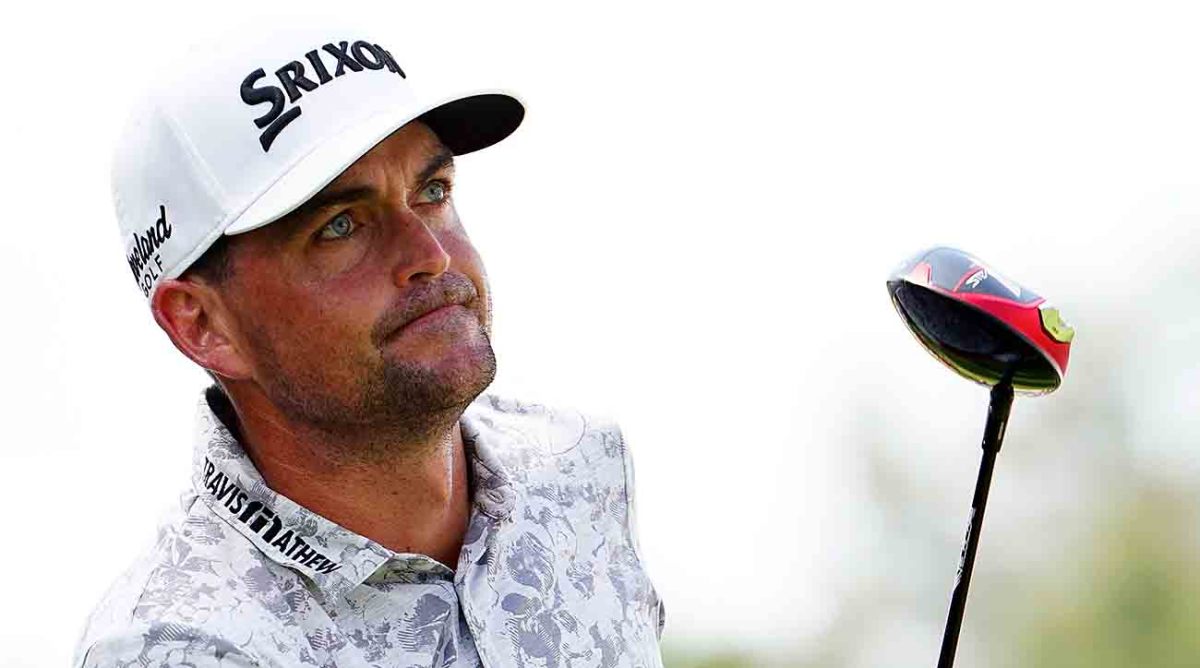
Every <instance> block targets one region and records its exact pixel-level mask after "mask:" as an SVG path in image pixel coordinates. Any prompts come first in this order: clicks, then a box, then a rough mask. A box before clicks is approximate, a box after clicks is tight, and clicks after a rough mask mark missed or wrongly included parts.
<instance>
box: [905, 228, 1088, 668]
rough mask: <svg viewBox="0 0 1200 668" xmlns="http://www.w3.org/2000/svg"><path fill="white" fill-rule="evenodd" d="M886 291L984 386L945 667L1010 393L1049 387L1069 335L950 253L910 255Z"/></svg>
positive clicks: (1036, 307) (919, 331)
mask: <svg viewBox="0 0 1200 668" xmlns="http://www.w3.org/2000/svg"><path fill="white" fill-rule="evenodd" d="M887 287H888V294H889V295H891V298H892V304H893V305H894V306H895V307H896V311H897V312H898V313H899V314H900V317H901V318H902V319H903V320H904V324H906V325H907V326H908V329H909V331H910V332H912V334H913V336H915V337H916V338H917V340H918V341H920V342H921V345H922V346H924V347H925V350H927V351H929V353H930V354H932V355H933V356H934V357H935V358H937V359H938V360H939V361H940V362H942V363H943V364H945V365H946V366H948V367H950V368H951V369H953V370H954V371H955V372H956V373H958V374H959V375H961V376H963V377H965V378H968V379H969V380H972V381H974V382H976V383H979V384H981V385H986V386H990V387H991V388H992V391H991V403H990V404H989V406H988V416H987V424H986V425H985V426H984V430H983V460H982V461H981V462H980V464H979V477H978V479H977V480H976V482H975V497H974V499H973V500H972V502H971V515H970V520H969V522H968V526H967V535H966V537H965V538H964V540H963V547H962V553H961V556H960V558H959V564H958V573H957V575H956V576H955V579H954V594H953V596H952V597H951V600H950V611H949V614H948V615H947V618H946V631H945V634H944V635H943V636H942V651H941V655H940V657H939V659H938V668H950V666H953V665H954V652H955V650H956V649H957V647H958V634H959V630H960V629H961V628H962V619H963V611H964V610H965V609H966V605H967V589H968V588H969V587H970V584H971V572H972V571H973V570H974V567H975V552H976V550H977V548H978V546H979V533H980V531H981V530H982V529H983V511H984V509H985V507H986V506H987V497H988V488H989V487H990V486H991V484H992V469H993V468H994V466H995V463H996V453H998V452H1000V445H1001V443H1002V442H1003V441H1004V428H1005V426H1006V425H1007V424H1008V414H1009V409H1010V408H1011V407H1012V400H1013V393H1014V391H1015V392H1019V393H1022V394H1028V395H1039V394H1048V393H1050V392H1053V391H1054V390H1056V389H1057V388H1058V386H1059V385H1061V384H1062V381H1063V375H1064V374H1065V373H1066V371H1067V360H1068V358H1069V356H1070V352H1071V340H1072V339H1073V338H1074V337H1075V331H1074V330H1073V329H1072V328H1071V326H1070V325H1069V324H1067V322H1066V320H1064V319H1063V317H1062V315H1061V314H1060V313H1059V312H1058V309H1056V308H1054V307H1053V306H1051V305H1050V304H1049V303H1048V302H1047V301H1046V300H1045V299H1043V298H1042V297H1040V296H1038V295H1037V294H1035V293H1033V292H1031V291H1030V290H1028V289H1026V288H1023V287H1021V286H1020V285H1018V284H1017V283H1015V282H1013V281H1011V280H1008V279H1007V278H1004V277H1003V276H1001V275H999V274H997V273H996V272H994V271H993V270H992V269H990V268H989V267H988V266H987V265H985V264H984V263H982V262H980V261H979V260H977V259H976V258H974V257H972V256H970V255H968V254H967V253H964V252H963V251H960V250H957V249H954V248H946V247H937V248H930V249H927V250H924V251H921V252H920V253H917V254H916V255H914V256H912V257H911V258H909V259H908V260H906V261H905V262H904V263H903V264H901V265H900V267H899V268H898V269H896V271H895V272H893V273H892V275H891V276H890V277H889V278H888V281H887Z"/></svg>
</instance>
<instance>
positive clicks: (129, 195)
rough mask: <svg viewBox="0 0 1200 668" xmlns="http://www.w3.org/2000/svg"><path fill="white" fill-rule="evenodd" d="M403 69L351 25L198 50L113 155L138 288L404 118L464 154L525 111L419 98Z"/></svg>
mask: <svg viewBox="0 0 1200 668" xmlns="http://www.w3.org/2000/svg"><path fill="white" fill-rule="evenodd" d="M408 74H409V73H408V72H406V71H405V69H404V67H403V62H402V61H400V60H397V59H396V58H395V57H394V56H393V55H392V53H391V51H390V50H389V49H388V48H387V46H386V44H383V43H380V42H377V41H374V40H373V39H371V38H370V37H369V36H368V35H367V34H366V33H362V32H354V31H352V30H346V29H344V28H317V29H312V28H306V29H300V30H283V31H281V30H272V31H271V32H270V33H259V36H258V37H257V38H248V39H241V40H239V41H234V42H233V43H226V44H222V45H221V46H220V48H219V49H215V50H213V49H211V48H210V49H205V50H203V51H198V50H193V51H192V52H191V56H190V57H188V58H185V59H184V60H182V61H181V62H180V63H179V64H178V65H177V66H175V67H174V68H172V70H171V71H170V72H169V73H168V75H167V76H166V77H164V78H163V79H162V81H161V82H160V83H159V84H158V85H156V86H155V87H154V89H153V90H152V91H151V92H150V93H149V95H147V96H146V98H145V100H144V101H143V102H142V103H141V105H140V106H139V108H138V109H136V111H135V112H134V113H133V114H132V117H131V118H130V121H129V123H128V125H127V127H126V129H125V131H124V133H123V135H122V137H121V139H120V140H119V142H118V144H117V147H116V152H115V156H114V161H113V199H114V203H115V206H116V212H117V220H118V222H119V224H120V229H121V235H122V240H123V241H124V244H125V256H126V259H127V260H128V261H129V268H130V270H131V271H132V272H133V275H134V278H135V279H136V280H137V285H138V287H139V288H140V289H141V290H142V294H143V295H144V296H145V297H147V298H149V297H150V296H152V295H153V294H154V290H155V289H156V288H157V287H158V285H159V284H160V283H161V281H162V280H163V279H164V278H175V277H178V276H179V275H180V274H182V273H183V271H184V270H185V269H187V268H188V267H189V266H190V265H191V264H192V263H193V262H195V261H196V260H197V259H198V258H199V257H200V256H201V255H203V253H204V251H206V250H207V249H208V248H209V247H210V246H211V245H212V244H213V243H214V242H215V241H216V240H217V239H218V238H219V237H220V236H221V235H223V234H238V233H241V232H248V231H250V230H253V229H256V228H258V227H262V226H263V225H266V224H268V223H271V222H273V221H275V220H278V219H279V218H281V217H283V216H285V215H287V214H288V213H290V212H291V211H293V210H294V209H296V208H297V207H299V206H300V205H301V204H303V203H304V202H305V201H307V200H308V199H309V198H311V197H312V196H313V195H315V194H316V193H317V192H319V191H320V190H321V189H322V188H324V187H325V186H326V185H328V184H329V183H330V182H331V181H333V180H334V179H335V178H337V177H338V175H339V174H341V173H342V172H343V171H345V170H346V168H348V167H349V166H350V165H352V164H353V163H354V162H355V161H356V160H358V159H359V158H360V157H362V156H363V155H364V154H366V153H367V152H368V151H370V150H371V148H373V147H374V146H375V145H376V144H378V143H379V142H380V141H382V140H384V139H385V138H387V136H388V135H390V134H391V133H392V132H394V131H396V130H397V129H399V128H400V127H402V126H404V125H405V124H406V123H408V122H409V121H412V120H415V119H420V120H421V121H423V122H424V123H426V124H428V125H429V127H430V128H431V129H433V131H434V132H435V133H436V134H437V135H438V138H439V139H440V140H441V141H442V143H443V144H445V145H446V147H447V148H449V149H450V150H451V151H452V152H454V154H455V155H461V154H463V153H469V152H471V151H476V150H479V149H481V148H485V147H488V146H491V145H492V144H495V143H496V142H498V141H500V140H501V139H504V138H505V137H507V136H508V135H509V134H511V133H512V132H513V131H514V130H516V128H517V126H518V125H520V124H521V120H522V118H523V117H524V115H525V108H524V106H523V105H522V104H521V102H520V100H518V99H517V98H516V97H515V96H513V95H511V94H509V93H505V92H500V91H484V92H473V93H470V94H462V95H456V96H453V97H451V98H449V99H442V100H438V101H434V102H429V101H424V100H421V99H420V98H418V97H417V95H416V93H415V92H414V91H413V89H412V87H411V86H410V85H409V81H408Z"/></svg>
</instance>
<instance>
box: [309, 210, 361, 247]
mask: <svg viewBox="0 0 1200 668" xmlns="http://www.w3.org/2000/svg"><path fill="white" fill-rule="evenodd" d="M356 227H357V225H355V224H354V219H353V218H351V217H350V214H348V213H339V214H338V215H336V216H334V218H333V220H331V221H329V222H328V223H326V224H325V227H322V228H321V231H320V232H318V233H317V238H318V239H323V240H326V241H333V240H336V239H345V238H346V237H348V236H350V235H351V234H354V230H355V228H356Z"/></svg>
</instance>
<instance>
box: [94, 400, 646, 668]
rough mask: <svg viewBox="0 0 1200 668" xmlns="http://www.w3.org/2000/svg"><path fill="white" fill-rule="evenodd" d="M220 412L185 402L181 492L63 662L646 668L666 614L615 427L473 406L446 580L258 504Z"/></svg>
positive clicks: (343, 532) (431, 563)
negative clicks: (192, 426) (190, 439)
mask: <svg viewBox="0 0 1200 668" xmlns="http://www.w3.org/2000/svg"><path fill="white" fill-rule="evenodd" d="M223 402H227V399H225V397H224V395H223V394H221V392H220V391H219V390H217V389H216V388H210V389H209V390H208V391H207V392H206V393H205V397H204V398H203V399H202V400H201V401H200V406H199V416H198V423H199V433H198V437H197V443H196V449H195V457H194V470H193V479H192V489H191V490H189V491H188V492H186V493H185V494H184V495H183V497H182V499H181V504H180V507H179V508H178V509H177V511H176V512H175V513H174V515H173V517H171V518H170V519H169V520H168V521H167V522H166V523H165V524H164V525H163V526H162V527H161V528H160V530H159V535H158V540H157V543H156V544H155V545H154V547H153V548H152V549H151V550H149V551H148V552H147V553H146V554H144V555H143V556H142V557H140V558H139V559H138V560H137V561H136V562H135V564H134V565H133V566H132V567H131V568H130V569H129V570H128V571H127V572H126V573H125V574H124V575H123V576H122V577H121V578H120V579H119V580H118V581H117V582H116V583H115V584H114V585H113V587H112V588H111V589H110V591H109V592H108V594H107V595H106V596H105V598H104V600H103V601H102V602H101V604H100V605H99V606H98V607H97V609H96V610H95V611H94V612H93V613H92V615H91V617H90V618H89V620H88V624H87V628H86V631H85V632H84V636H83V638H82V640H81V641H80V644H79V646H78V649H77V651H76V658H75V665H76V666H80V667H84V668H100V667H104V668H108V667H117V666H136V667H138V668H150V667H160V666H190V667H195V668H215V667H218V666H230V667H232V666H238V667H243V666H264V667H265V666H271V667H283V666H323V667H331V666H339V667H341V668H366V667H368V666H379V667H383V666H386V667H388V668H393V667H394V668H408V667H410V666H422V667H433V668H442V667H446V666H456V667H458V666H464V667H467V666H470V667H474V666H486V667H488V668H502V667H504V668H507V667H513V668H534V667H536V668H616V667H618V666H621V667H626V666H628V667H630V668H634V667H636V668H661V666H662V661H661V658H660V654H659V647H658V640H659V637H660V636H661V633H662V628H663V621H664V617H663V606H662V603H661V602H660V600H659V597H658V595H657V593H656V592H655V589H654V587H653V585H652V584H651V582H650V580H649V578H648V577H647V575H646V572H645V570H644V569H643V567H642V561H641V558H640V557H639V553H638V545H637V537H636V532H635V524H634V513H633V471H632V468H631V460H630V456H629V451H628V449H627V448H626V445H625V442H624V440H623V439H622V437H621V432H620V430H619V429H618V428H617V426H616V425H615V424H614V423H612V422H609V421H602V420H597V419H594V418H591V417H589V416H585V415H582V414H580V413H577V412H574V411H560V410H553V409H550V408H547V407H545V406H541V405H537V404H527V403H521V402H517V401H512V400H508V399H501V398H499V397H496V396H494V395H490V394H483V395H481V396H480V397H479V398H477V399H476V400H475V401H474V402H473V403H472V404H471V406H470V407H468V409H467V410H466V411H465V412H464V414H463V415H462V417H461V419H460V425H461V428H462V434H463V441H464V444H465V446H466V451H467V457H468V460H469V462H470V470H471V478H472V507H471V515H470V520H469V525H468V529H467V533H466V536H465V537H464V544H463V548H462V552H461V553H460V555H459V560H458V564H457V565H456V566H457V567H456V568H455V569H454V570H451V569H449V568H447V567H446V566H445V565H443V564H441V563H438V562H437V561H435V560H433V559H431V558H429V557H426V556H424V555H420V554H402V553H397V552H393V551H391V550H389V549H388V548H385V547H383V546H381V545H379V544H377V543H375V542H373V541H371V540H370V539H368V538H365V537H363V536H360V535H358V534H356V533H353V532H351V531H349V530H347V529H345V528H342V527H340V526H338V525H337V524H334V523H333V522H331V521H329V520H327V519H325V518H323V517H321V516H320V515H318V514H316V513H314V512H312V511H310V510H308V509H306V508H304V507H302V506H299V505H297V504H296V503H294V502H292V501H291V500H290V499H288V498H286V497H284V496H282V495H279V494H277V493H275V492H273V491H272V490H271V489H270V488H268V487H267V486H266V484H265V483H264V481H263V478H262V476H260V475H259V473H258V471H257V470H256V469H255V467H254V465H253V464H252V463H251V461H250V459H249V458H248V457H247V456H246V453H245V451H244V450H243V449H242V447H241V446H240V445H239V444H238V442H237V440H236V438H234V436H233V435H232V434H231V433H230V431H229V430H228V429H227V428H226V426H225V424H224V423H222V421H221V419H220V418H219V417H218V415H223V414H225V413H223V412H222V409H223V407H225V406H227V403H223ZM214 406H215V407H216V408H217V410H216V411H214ZM397 521H403V518H398V519H397Z"/></svg>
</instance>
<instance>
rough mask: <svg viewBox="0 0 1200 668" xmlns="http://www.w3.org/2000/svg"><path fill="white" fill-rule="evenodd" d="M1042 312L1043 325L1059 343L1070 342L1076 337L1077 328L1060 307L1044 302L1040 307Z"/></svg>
mask: <svg viewBox="0 0 1200 668" xmlns="http://www.w3.org/2000/svg"><path fill="white" fill-rule="evenodd" d="M1038 310H1039V311H1041V313H1042V327H1045V328H1046V332H1047V333H1049V334H1050V336H1052V337H1053V338H1054V340H1055V341H1058V342H1059V343H1070V342H1071V340H1072V339H1074V338H1075V329H1074V328H1073V327H1071V325H1070V323H1068V322H1067V321H1066V319H1065V318H1063V317H1062V314H1061V313H1059V312H1058V309H1057V308H1055V307H1053V306H1050V305H1049V304H1045V303H1043V304H1042V305H1041V306H1039V307H1038Z"/></svg>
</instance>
